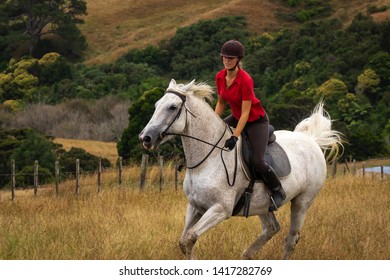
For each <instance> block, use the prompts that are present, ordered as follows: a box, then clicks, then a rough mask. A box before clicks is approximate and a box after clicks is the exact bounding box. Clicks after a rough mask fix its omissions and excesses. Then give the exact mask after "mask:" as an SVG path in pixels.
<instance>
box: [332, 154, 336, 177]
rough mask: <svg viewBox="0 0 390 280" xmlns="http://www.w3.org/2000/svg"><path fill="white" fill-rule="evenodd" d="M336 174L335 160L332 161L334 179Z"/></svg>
mask: <svg viewBox="0 0 390 280" xmlns="http://www.w3.org/2000/svg"><path fill="white" fill-rule="evenodd" d="M336 173H337V160H336V159H334V160H333V161H332V178H334V177H335V176H336Z"/></svg>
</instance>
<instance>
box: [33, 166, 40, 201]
mask: <svg viewBox="0 0 390 280" xmlns="http://www.w3.org/2000/svg"><path fill="white" fill-rule="evenodd" d="M38 170H39V163H38V161H37V160H36V161H35V162H34V195H35V196H36V195H37V193H38V184H39V183H38Z"/></svg>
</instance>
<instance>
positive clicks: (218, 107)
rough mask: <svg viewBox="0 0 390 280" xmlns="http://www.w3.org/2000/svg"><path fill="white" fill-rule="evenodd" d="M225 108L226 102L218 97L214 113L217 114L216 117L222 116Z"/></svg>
mask: <svg viewBox="0 0 390 280" xmlns="http://www.w3.org/2000/svg"><path fill="white" fill-rule="evenodd" d="M225 108H226V100H225V99H223V98H222V97H221V96H220V95H218V101H217V105H216V106H215V113H217V115H218V116H222V113H223V112H224V111H225Z"/></svg>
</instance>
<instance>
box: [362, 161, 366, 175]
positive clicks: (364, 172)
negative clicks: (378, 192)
mask: <svg viewBox="0 0 390 280" xmlns="http://www.w3.org/2000/svg"><path fill="white" fill-rule="evenodd" d="M365 176H366V164H365V163H364V162H363V178H364V177H365Z"/></svg>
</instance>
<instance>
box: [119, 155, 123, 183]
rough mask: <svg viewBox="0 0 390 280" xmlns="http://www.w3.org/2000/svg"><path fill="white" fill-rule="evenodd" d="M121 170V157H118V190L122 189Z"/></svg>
mask: <svg viewBox="0 0 390 280" xmlns="http://www.w3.org/2000/svg"><path fill="white" fill-rule="evenodd" d="M122 168H123V164H122V157H119V162H118V169H119V170H118V184H119V188H121V187H122Z"/></svg>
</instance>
